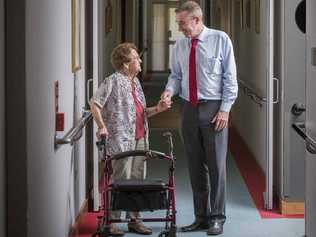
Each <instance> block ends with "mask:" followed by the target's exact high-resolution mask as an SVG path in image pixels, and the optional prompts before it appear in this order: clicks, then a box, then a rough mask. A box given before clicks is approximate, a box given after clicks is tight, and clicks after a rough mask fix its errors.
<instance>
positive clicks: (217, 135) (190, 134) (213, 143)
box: [181, 100, 228, 221]
mask: <svg viewBox="0 0 316 237" xmlns="http://www.w3.org/2000/svg"><path fill="white" fill-rule="evenodd" d="M220 104H221V101H215V100H209V101H204V102H201V103H199V104H198V105H197V106H196V107H194V106H192V105H191V104H190V103H188V102H186V101H183V106H182V121H181V127H182V136H183V141H184V147H185V153H186V157H187V159H188V166H189V174H190V180H191V186H192V191H193V203H194V214H195V218H196V220H199V221H209V220H211V219H213V218H216V219H219V220H223V221H225V218H226V217H225V193H226V155H227V145H228V144H227V143H228V129H227V128H225V129H223V130H221V131H219V132H218V131H215V130H214V127H215V123H214V124H212V123H211V121H212V119H213V117H214V116H215V114H216V113H217V112H218V111H219V107H220Z"/></svg>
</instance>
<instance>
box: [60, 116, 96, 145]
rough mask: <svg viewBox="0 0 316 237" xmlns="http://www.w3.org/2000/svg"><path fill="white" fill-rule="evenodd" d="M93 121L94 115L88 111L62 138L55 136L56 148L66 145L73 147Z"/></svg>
mask: <svg viewBox="0 0 316 237" xmlns="http://www.w3.org/2000/svg"><path fill="white" fill-rule="evenodd" d="M91 119H92V113H91V112H90V111H88V110H87V111H84V112H83V114H82V117H81V118H80V120H79V121H78V123H77V124H76V125H75V126H73V127H72V128H71V129H70V130H69V131H68V132H67V133H66V134H65V135H64V136H63V137H62V138H58V137H56V135H55V147H58V146H60V145H65V144H71V145H72V144H73V143H74V142H75V141H78V140H79V139H80V138H81V136H82V129H83V128H84V127H85V126H86V125H87V124H88V122H89V121H90V120H91Z"/></svg>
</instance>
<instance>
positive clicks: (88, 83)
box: [86, 78, 93, 104]
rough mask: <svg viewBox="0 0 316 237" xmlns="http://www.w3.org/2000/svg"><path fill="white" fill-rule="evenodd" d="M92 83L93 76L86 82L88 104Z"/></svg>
mask: <svg viewBox="0 0 316 237" xmlns="http://www.w3.org/2000/svg"><path fill="white" fill-rule="evenodd" d="M90 83H93V78H90V79H89V80H87V83H86V102H87V104H89V101H90V99H91V98H90Z"/></svg>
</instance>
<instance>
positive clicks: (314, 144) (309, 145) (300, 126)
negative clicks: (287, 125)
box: [292, 122, 316, 154]
mask: <svg viewBox="0 0 316 237" xmlns="http://www.w3.org/2000/svg"><path fill="white" fill-rule="evenodd" d="M292 128H294V130H295V131H296V132H297V134H298V135H300V136H301V137H302V138H303V140H304V141H305V147H306V150H308V151H309V152H310V153H311V154H316V141H315V140H314V139H313V138H312V137H310V136H309V135H308V134H307V133H306V127H305V123H303V122H299V123H293V124H292Z"/></svg>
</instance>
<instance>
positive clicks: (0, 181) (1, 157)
mask: <svg viewBox="0 0 316 237" xmlns="http://www.w3.org/2000/svg"><path fill="white" fill-rule="evenodd" d="M3 3H4V1H3V0H0V210H1V211H0V236H5V223H6V222H5V215H6V208H5V206H6V205H5V199H6V188H5V183H6V176H5V173H6V172H5V137H4V136H5V129H4V128H5V108H4V107H5V102H4V99H5V96H4V34H5V33H4V5H3Z"/></svg>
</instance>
